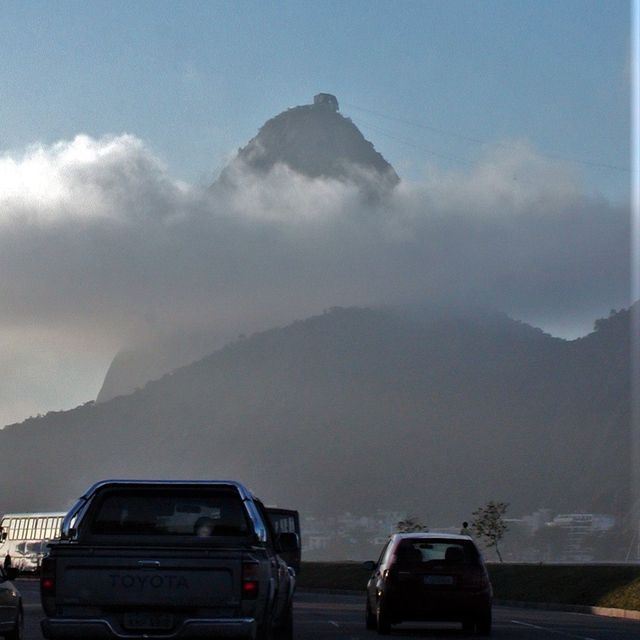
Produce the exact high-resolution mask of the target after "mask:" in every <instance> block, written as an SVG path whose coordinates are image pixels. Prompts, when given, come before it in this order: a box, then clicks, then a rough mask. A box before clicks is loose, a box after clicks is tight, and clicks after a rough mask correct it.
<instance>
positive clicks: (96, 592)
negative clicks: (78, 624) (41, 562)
mask: <svg viewBox="0 0 640 640" xmlns="http://www.w3.org/2000/svg"><path fill="white" fill-rule="evenodd" d="M127 551H128V552H129V553H130V552H131V550H130V549H128V550H127ZM141 551H142V550H141ZM145 551H146V554H144V553H141V554H140V555H138V556H137V557H131V556H129V557H122V555H117V554H116V553H114V554H113V555H106V554H104V553H101V554H100V555H99V556H92V555H89V556H86V557H82V556H80V557H78V556H76V557H68V558H65V557H64V556H63V557H59V559H58V563H59V564H58V567H57V575H58V578H57V592H56V602H57V603H58V604H59V605H62V606H64V605H84V604H87V605H91V606H92V607H109V606H118V607H122V606H123V605H124V606H125V607H131V606H141V607H145V606H154V607H171V608H176V607H185V606H188V607H228V606H236V605H237V604H238V603H239V600H240V590H241V586H240V582H241V569H242V556H241V554H240V553H237V554H233V553H230V554H225V553H222V552H221V553H219V554H217V555H215V556H214V557H206V558H203V557H202V556H200V557H194V558H191V559H190V558H186V557H184V555H182V554H179V555H181V556H182V557H177V555H178V554H175V553H174V554H173V558H171V557H162V556H161V555H160V554H155V553H152V554H149V549H146V550H145Z"/></svg>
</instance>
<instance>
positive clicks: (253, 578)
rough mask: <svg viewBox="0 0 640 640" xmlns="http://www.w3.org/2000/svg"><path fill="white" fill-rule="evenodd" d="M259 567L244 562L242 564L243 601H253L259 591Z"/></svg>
mask: <svg viewBox="0 0 640 640" xmlns="http://www.w3.org/2000/svg"><path fill="white" fill-rule="evenodd" d="M259 569H260V565H259V564H258V563H257V562H244V563H243V564H242V597H243V598H244V599H245V600H255V599H256V598H257V597H258V591H259V590H260V582H259V580H258V578H259V575H258V572H259Z"/></svg>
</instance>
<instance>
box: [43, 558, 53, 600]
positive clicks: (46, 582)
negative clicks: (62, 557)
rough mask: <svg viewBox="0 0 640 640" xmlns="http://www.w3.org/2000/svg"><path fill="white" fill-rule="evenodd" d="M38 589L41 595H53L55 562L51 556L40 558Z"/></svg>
mask: <svg viewBox="0 0 640 640" xmlns="http://www.w3.org/2000/svg"><path fill="white" fill-rule="evenodd" d="M40 590H41V591H42V595H43V596H44V595H49V596H53V595H55V593H56V562H55V560H53V559H51V558H44V559H43V560H42V567H41V571H40Z"/></svg>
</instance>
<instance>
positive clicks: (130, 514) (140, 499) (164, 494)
mask: <svg viewBox="0 0 640 640" xmlns="http://www.w3.org/2000/svg"><path fill="white" fill-rule="evenodd" d="M90 520H91V527H90V528H91V533H92V534H95V535H142V536H190V537H198V538H211V537H216V536H246V535H249V533H250V532H251V529H250V528H249V524H248V521H247V515H246V512H245V509H244V505H243V504H242V500H241V498H240V495H239V494H238V492H237V491H236V490H235V489H233V488H231V487H229V488H227V487H215V488H211V487H207V488H204V489H202V488H196V489H191V488H181V487H176V488H167V487H163V488H161V489H160V488H149V489H147V488H135V489H127V488H122V489H110V490H108V491H105V493H104V495H102V496H99V497H98V501H97V505H96V507H95V511H94V512H93V514H92V516H90Z"/></svg>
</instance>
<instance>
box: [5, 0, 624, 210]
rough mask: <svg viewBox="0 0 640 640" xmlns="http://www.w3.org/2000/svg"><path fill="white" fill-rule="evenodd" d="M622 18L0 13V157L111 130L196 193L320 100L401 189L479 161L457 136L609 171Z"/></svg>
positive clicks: (527, 6)
mask: <svg viewBox="0 0 640 640" xmlns="http://www.w3.org/2000/svg"><path fill="white" fill-rule="evenodd" d="M629 12H630V9H629V3H628V2H623V1H616V0H609V1H608V2H606V3H603V2H596V1H584V0H581V1H578V2H574V1H570V0H562V2H558V1H546V2H545V1H542V2H541V1H536V2H515V1H507V2H498V1H493V2H470V1H464V2H460V1H458V2H427V1H422V2H406V1H405V2H402V1H394V2H384V1H382V0H378V1H369V2H355V1H351V2H344V1H342V2H328V1H325V2H322V3H312V2H299V1H298V2H162V1H158V2H145V1H138V2H134V3H132V2H115V1H111V2H63V1H59V2H53V3H52V2H24V1H20V2H6V1H5V2H4V3H3V10H2V22H1V23H0V79H1V81H2V87H3V90H2V101H1V102H0V149H1V150H5V151H6V150H12V151H16V150H20V149H22V148H24V147H25V146H27V145H29V144H31V143H34V142H47V143H51V142H54V141H56V140H59V139H71V138H72V137H73V136H74V135H76V134H77V133H79V132H84V133H88V134H90V135H92V136H100V135H103V134H106V133H115V134H118V133H122V132H129V133H133V134H135V135H136V136H138V137H140V138H142V139H143V140H144V141H145V142H146V143H147V144H148V145H149V146H150V147H151V148H152V149H153V150H154V151H155V152H156V153H158V154H159V155H160V157H161V158H162V159H163V160H164V161H165V162H166V163H167V164H168V165H169V167H170V169H171V171H172V172H173V174H174V175H176V176H178V177H182V178H184V179H187V180H189V181H195V182H203V181H207V180H209V178H210V176H211V175H212V174H213V173H215V172H216V171H217V170H218V169H219V168H220V167H221V166H222V165H223V164H224V162H225V160H226V158H227V157H228V154H229V153H231V152H233V151H234V150H235V149H236V148H237V147H238V146H240V145H243V144H244V143H245V142H246V141H247V140H248V139H249V138H250V137H252V136H253V135H255V133H256V131H257V129H258V127H259V126H260V125H261V124H262V123H263V122H264V121H265V120H266V119H267V118H268V117H270V116H272V115H275V114H276V113H278V112H280V111H282V110H283V109H284V108H286V107H287V106H290V105H296V104H304V103H306V102H309V101H310V100H311V97H312V96H313V94H314V93H316V92H318V91H329V92H333V93H335V94H336V95H337V96H338V98H339V100H340V101H341V105H342V112H343V113H345V114H347V115H350V116H351V117H352V118H353V119H354V121H355V122H356V123H357V124H358V125H359V126H360V127H361V128H362V130H363V132H364V133H365V135H366V137H367V138H369V139H370V140H372V141H373V142H374V144H375V145H376V147H377V148H378V149H379V150H380V151H382V152H383V154H384V155H385V156H386V157H387V158H388V159H389V160H390V161H391V162H392V164H393V165H394V166H396V168H397V169H398V171H399V173H400V174H401V175H403V176H405V177H408V178H410V179H411V178H416V177H419V176H420V175H421V174H422V172H423V171H424V167H425V166H426V165H427V164H428V163H431V162H435V163H436V164H438V165H440V166H442V167H443V168H457V169H458V168H460V167H461V166H462V167H464V166H465V161H470V162H473V161H474V160H475V159H477V158H478V156H479V155H480V154H481V153H482V148H483V147H482V145H481V144H480V143H478V142H475V141H470V140H467V139H465V138H475V139H477V140H479V141H482V142H486V143H496V142H503V143H507V144H508V143H510V142H511V141H514V140H528V141H530V142H531V143H532V144H533V145H534V146H535V148H537V149H538V151H540V152H541V153H544V154H549V155H553V156H561V157H567V158H574V159H576V160H582V161H585V162H593V163H602V164H607V165H614V166H617V167H623V168H624V167H628V166H629V45H630V35H629V21H630V17H629ZM356 107H359V108H360V109H358V108H356ZM361 109H369V110H373V111H376V112H378V113H380V114H384V115H386V116H391V117H394V118H399V119H404V120H408V121H411V122H414V123H416V124H418V125H423V127H422V128H420V127H417V126H412V125H409V124H406V123H403V122H400V121H399V120H393V119H391V118H390V117H387V118H382V117H380V116H378V115H374V114H371V113H368V112H366V111H363V110H361ZM425 127H431V128H435V129H439V130H441V131H442V132H443V133H440V132H436V131H434V130H433V129H428V128H425ZM452 134H458V135H459V136H464V137H463V138H461V137H456V136H455V135H452ZM405 142H411V143H412V144H413V145H414V146H409V145H408V144H405ZM444 156H446V157H448V158H453V160H447V159H446V158H445V157H444ZM576 168H577V170H578V171H579V173H580V176H581V177H582V179H583V180H584V184H585V185H586V188H587V189H588V190H590V191H599V192H602V193H604V194H605V195H606V196H607V197H609V198H611V199H614V200H624V199H626V198H627V197H628V185H629V174H628V173H627V172H625V171H619V170H615V169H609V168H606V167H592V166H585V165H580V164H578V165H576Z"/></svg>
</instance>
